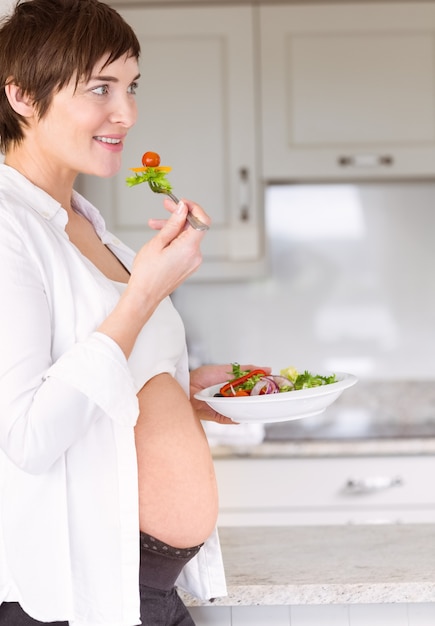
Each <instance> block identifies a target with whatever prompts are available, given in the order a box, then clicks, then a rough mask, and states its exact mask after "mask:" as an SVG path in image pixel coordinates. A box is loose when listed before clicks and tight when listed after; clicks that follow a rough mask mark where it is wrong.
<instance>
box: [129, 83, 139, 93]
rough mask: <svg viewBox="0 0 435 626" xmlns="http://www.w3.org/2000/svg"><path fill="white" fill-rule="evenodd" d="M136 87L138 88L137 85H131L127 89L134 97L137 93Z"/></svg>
mask: <svg viewBox="0 0 435 626" xmlns="http://www.w3.org/2000/svg"><path fill="white" fill-rule="evenodd" d="M138 87H139V83H131V85H130V87H129V88H128V93H131V94H132V95H135V94H136V93H137V89H138Z"/></svg>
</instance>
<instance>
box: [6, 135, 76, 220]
mask: <svg viewBox="0 0 435 626" xmlns="http://www.w3.org/2000/svg"><path fill="white" fill-rule="evenodd" d="M4 162H5V164H6V165H9V166H10V167H13V168H14V169H15V170H17V171H18V172H20V174H22V175H23V176H25V177H26V178H27V179H28V180H29V181H30V182H31V183H33V184H34V185H36V186H37V187H39V188H40V189H43V190H44V191H45V192H46V193H48V194H49V195H50V196H51V197H52V198H54V200H57V202H59V203H60V204H61V205H62V206H63V208H64V209H66V210H67V211H70V210H72V209H71V196H72V190H73V185H74V181H75V178H76V176H75V175H74V174H73V173H72V172H68V173H66V172H60V171H56V170H55V168H53V167H52V166H51V164H49V163H44V162H42V161H40V160H39V159H38V158H37V157H36V156H35V155H34V154H33V153H29V151H28V150H26V149H25V147H24V146H19V147H18V148H15V149H12V150H10V151H8V152H7V153H6V156H5V160H4Z"/></svg>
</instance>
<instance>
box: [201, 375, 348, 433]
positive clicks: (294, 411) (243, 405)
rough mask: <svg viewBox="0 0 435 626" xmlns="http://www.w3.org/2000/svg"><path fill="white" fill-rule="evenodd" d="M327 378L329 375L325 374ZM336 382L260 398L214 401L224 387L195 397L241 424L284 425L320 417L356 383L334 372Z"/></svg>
mask: <svg viewBox="0 0 435 626" xmlns="http://www.w3.org/2000/svg"><path fill="white" fill-rule="evenodd" d="M324 375H325V376H330V372H329V373H327V374H324ZM335 376H336V379H337V382H335V383H331V384H329V385H321V386H320V387H312V388H311V389H299V390H296V391H285V392H282V393H273V394H265V395H262V396H237V397H234V398H231V397H222V396H220V397H219V396H218V397H215V395H214V394H215V393H219V389H220V388H221V387H222V386H223V384H224V383H220V384H219V385H213V386H212V387H207V388H206V389H203V390H202V391H199V392H198V393H196V394H195V398H196V399H197V400H203V401H204V402H206V403H207V404H208V405H209V406H210V407H211V408H212V409H214V410H215V411H217V412H218V413H220V414H221V415H225V416H226V417H230V418H231V419H232V420H233V421H235V422H240V423H255V422H257V423H264V424H269V423H271V422H287V421H291V420H298V419H302V418H304V417H311V416H313V415H319V414H320V413H323V412H324V411H325V410H326V409H327V408H328V406H330V405H331V404H332V403H333V402H335V400H337V398H338V397H339V396H341V394H342V393H343V391H344V390H345V389H347V388H348V387H351V386H352V385H354V384H355V383H356V382H357V380H358V379H357V378H356V376H354V375H353V374H345V373H344V372H335Z"/></svg>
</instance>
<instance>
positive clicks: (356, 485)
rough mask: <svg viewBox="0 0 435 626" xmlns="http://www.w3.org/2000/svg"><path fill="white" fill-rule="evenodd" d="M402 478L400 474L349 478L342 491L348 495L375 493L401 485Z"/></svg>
mask: <svg viewBox="0 0 435 626" xmlns="http://www.w3.org/2000/svg"><path fill="white" fill-rule="evenodd" d="M402 485H403V479H402V478H401V477H400V476H372V477H367V478H357V479H355V478H349V480H348V481H347V482H346V484H345V487H344V491H345V492H346V493H348V494H350V495H359V494H365V493H376V492H377V491H385V490H386V489H391V488H392V487H401V486H402Z"/></svg>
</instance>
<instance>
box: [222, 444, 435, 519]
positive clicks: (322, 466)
mask: <svg viewBox="0 0 435 626" xmlns="http://www.w3.org/2000/svg"><path fill="white" fill-rule="evenodd" d="M215 467H216V475H217V480H218V485H219V492H220V508H221V510H222V511H226V510H242V509H243V510H245V509H250V510H252V511H254V510H256V511H261V510H263V509H268V510H270V509H279V510H283V509H288V510H297V509H306V508H316V509H319V508H321V509H325V510H328V509H329V510H332V511H333V510H334V509H340V508H342V509H343V508H344V509H346V510H353V509H355V510H358V509H361V508H366V507H369V508H371V507H376V508H378V507H379V508H385V507H387V508H389V507H415V506H420V507H432V506H435V493H434V489H433V487H432V485H433V482H432V477H433V476H435V457H410V456H400V457H340V458H306V459H247V458H244V459H216V460H215Z"/></svg>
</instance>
